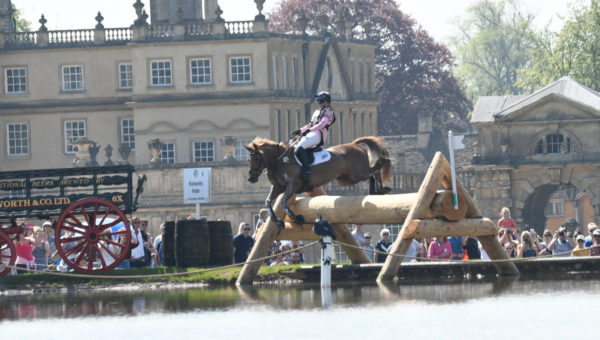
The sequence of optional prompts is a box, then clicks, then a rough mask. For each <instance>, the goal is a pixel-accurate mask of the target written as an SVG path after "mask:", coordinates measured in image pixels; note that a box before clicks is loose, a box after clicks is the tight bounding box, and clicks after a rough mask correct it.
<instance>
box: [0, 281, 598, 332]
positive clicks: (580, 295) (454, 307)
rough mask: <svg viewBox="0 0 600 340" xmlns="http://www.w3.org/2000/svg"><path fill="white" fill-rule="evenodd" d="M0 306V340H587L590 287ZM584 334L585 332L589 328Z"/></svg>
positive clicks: (453, 285)
mask: <svg viewBox="0 0 600 340" xmlns="http://www.w3.org/2000/svg"><path fill="white" fill-rule="evenodd" d="M321 298H322V297H321V290H320V289H319V287H315V286H301V287H293V288H290V287H275V288H274V287H268V288H253V287H245V288H233V287H231V288H219V289H208V288H204V289H185V290H183V289H180V290H177V289H176V290H152V291H127V292H124V291H103V292H92V293H90V292H83V293H72V294H58V293H57V294H42V295H20V296H0V335H1V336H0V337H1V338H3V339H61V340H64V339H65V335H66V334H68V338H70V339H123V338H128V337H135V339H147V338H162V339H236V340H238V339H261V340H266V339H277V340H282V339H305V338H307V339H308V338H310V339H331V338H333V339H366V338H372V337H386V338H390V337H391V338H394V339H395V338H403V339H406V338H409V339H410V338H421V337H426V338H431V337H439V339H442V338H445V339H447V338H449V337H450V336H452V337H454V336H458V337H467V338H475V339H486V340H487V339H500V338H503V339H506V338H511V339H512V338H516V339H519V338H525V337H532V336H534V335H535V338H543V339H557V338H574V337H575V336H576V337H577V338H583V339H585V338H588V339H589V338H595V337H594V336H593V334H594V333H595V330H594V329H593V327H595V326H593V325H595V324H596V323H597V322H598V321H599V320H600V319H599V317H600V316H599V314H598V303H600V281H598V280H597V279H590V280H571V281H518V280H510V281H506V280H497V281H492V282H471V283H469V282H447V283H439V284H431V283H430V282H423V283H416V282H413V283H402V284H401V285H397V284H390V285H380V286H378V285H364V284H363V285H342V286H336V287H333V288H332V289H331V301H332V306H331V307H330V308H323V305H322V300H321ZM590 327H592V328H590Z"/></svg>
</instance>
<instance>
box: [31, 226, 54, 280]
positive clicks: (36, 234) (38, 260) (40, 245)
mask: <svg viewBox="0 0 600 340" xmlns="http://www.w3.org/2000/svg"><path fill="white" fill-rule="evenodd" d="M47 237H48V236H47V235H46V233H45V232H44V230H43V229H42V228H40V227H38V226H35V227H33V239H34V240H35V244H34V245H35V247H34V249H33V251H32V254H33V257H34V258H35V268H36V269H37V270H44V269H46V268H48V258H49V257H50V245H49V244H48V241H47Z"/></svg>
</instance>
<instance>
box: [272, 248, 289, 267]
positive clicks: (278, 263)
mask: <svg viewBox="0 0 600 340" xmlns="http://www.w3.org/2000/svg"><path fill="white" fill-rule="evenodd" d="M288 264H289V262H286V261H285V260H284V259H283V255H282V254H281V250H279V249H277V250H276V251H275V260H273V262H272V263H271V266H284V265H288Z"/></svg>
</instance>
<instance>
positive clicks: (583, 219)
mask: <svg viewBox="0 0 600 340" xmlns="http://www.w3.org/2000/svg"><path fill="white" fill-rule="evenodd" d="M521 217H522V220H523V228H524V229H529V228H534V229H535V231H536V232H538V233H539V234H541V233H542V232H543V231H544V229H550V230H552V231H554V230H557V229H558V227H560V226H562V225H565V224H566V225H569V226H571V228H570V229H571V230H574V229H575V228H576V227H577V228H578V229H579V231H581V232H585V231H586V228H585V226H586V225H587V224H588V223H589V222H593V221H594V209H593V207H592V204H591V203H590V199H589V197H588V195H587V194H586V193H585V192H582V191H580V190H579V189H578V188H577V187H575V186H574V185H571V184H543V185H540V186H539V187H537V188H536V189H535V190H534V191H533V192H532V193H531V194H529V196H528V197H527V199H526V200H525V204H524V206H523V209H522V210H521Z"/></svg>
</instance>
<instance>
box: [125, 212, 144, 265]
mask: <svg viewBox="0 0 600 340" xmlns="http://www.w3.org/2000/svg"><path fill="white" fill-rule="evenodd" d="M141 226H142V221H141V220H140V219H139V218H138V217H137V216H134V217H133V219H132V220H131V227H132V228H133V233H132V237H135V239H136V241H137V246H136V247H135V248H133V249H131V257H130V258H129V265H130V267H131V268H141V267H144V266H146V254H145V253H144V238H143V236H142V229H141Z"/></svg>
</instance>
